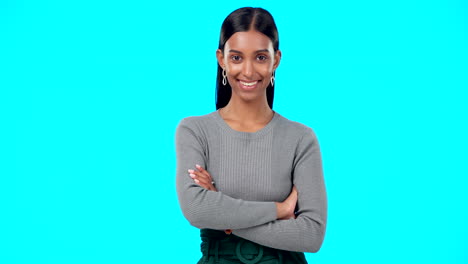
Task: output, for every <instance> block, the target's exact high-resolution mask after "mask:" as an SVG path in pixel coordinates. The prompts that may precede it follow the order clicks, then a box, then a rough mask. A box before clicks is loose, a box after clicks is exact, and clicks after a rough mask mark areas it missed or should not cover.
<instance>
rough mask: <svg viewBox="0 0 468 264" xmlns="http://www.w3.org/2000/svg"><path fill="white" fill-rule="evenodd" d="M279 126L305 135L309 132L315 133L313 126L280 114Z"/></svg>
mask: <svg viewBox="0 0 468 264" xmlns="http://www.w3.org/2000/svg"><path fill="white" fill-rule="evenodd" d="M279 116H280V118H279V121H280V122H278V123H279V127H280V128H282V129H284V130H286V131H288V132H290V133H297V134H298V135H304V134H307V133H312V134H314V135H315V132H314V130H313V129H312V127H311V126H309V125H307V124H305V123H301V122H299V121H294V120H291V119H289V118H286V117H285V116H282V115H279Z"/></svg>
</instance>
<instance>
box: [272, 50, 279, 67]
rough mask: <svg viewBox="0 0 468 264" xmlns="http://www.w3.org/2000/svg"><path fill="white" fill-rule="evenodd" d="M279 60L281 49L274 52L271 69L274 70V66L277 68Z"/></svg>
mask: <svg viewBox="0 0 468 264" xmlns="http://www.w3.org/2000/svg"><path fill="white" fill-rule="evenodd" d="M280 61H281V50H277V51H276V52H275V62H274V63H273V70H276V68H278V66H279V63H280Z"/></svg>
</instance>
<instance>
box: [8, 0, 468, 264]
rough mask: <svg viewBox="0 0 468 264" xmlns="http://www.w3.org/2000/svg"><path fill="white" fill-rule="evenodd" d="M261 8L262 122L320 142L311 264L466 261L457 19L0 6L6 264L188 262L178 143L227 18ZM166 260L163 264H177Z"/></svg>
mask: <svg viewBox="0 0 468 264" xmlns="http://www.w3.org/2000/svg"><path fill="white" fill-rule="evenodd" d="M242 6H260V7H264V8H266V9H267V10H269V11H270V12H271V13H272V14H273V16H274V18H275V20H276V22H277V25H278V29H279V34H280V49H281V50H282V52H283V59H282V62H281V65H280V67H279V69H278V71H277V75H276V80H277V82H276V86H275V89H276V94H275V104H274V109H275V110H276V111H277V112H279V113H281V114H282V115H283V116H285V117H287V118H289V119H291V120H295V121H299V122H302V123H304V124H306V125H308V126H311V127H312V128H313V129H314V130H315V132H316V133H317V136H318V138H319V141H320V144H321V148H322V155H323V156H322V157H323V164H324V173H325V180H326V187H327V191H328V198H329V220H328V226H327V233H326V238H325V241H324V243H323V246H322V248H321V250H320V251H319V252H318V253H316V254H312V253H307V255H306V256H307V259H308V260H309V262H310V263H322V264H325V263H359V264H364V263H392V264H393V263H434V264H435V263H468V244H467V243H468V239H467V237H468V228H467V223H468V217H467V215H468V209H467V204H468V199H467V194H466V193H467V188H468V179H467V176H468V173H467V172H468V170H467V163H468V159H467V154H466V153H467V146H468V145H467V139H466V138H467V135H468V131H467V128H466V126H467V90H468V78H467V75H468V4H467V2H466V1H461V0H432V1H431V0H426V1H407V0H394V1H370V0H369V1H363V0H359V1H343V0H334V1H302V2H300V1H271V0H270V1H226V2H222V1H211V2H210V1H205V2H199V1H185V2H184V1H167V2H160V1H144V0H140V1H138V0H137V1H108V0H106V1H89V0H81V1H52V0H43V1H30V0H23V1H20V0H1V1H0V105H1V106H0V110H1V115H0V116H1V124H2V126H1V131H2V134H1V135H2V137H1V138H2V139H1V141H0V142H1V144H0V149H1V150H2V151H1V152H2V155H1V156H0V157H1V158H2V160H1V162H0V164H1V171H0V173H1V176H0V206H1V211H0V223H1V224H0V263H5V264H7V263H8V264H9V263H28V264H36V263H47V264H64V263H67V264H68V263H70V264H72V263H73V264H75V263H76V264H78V263H79V264H82V263H87V264H91V263H112V264H117V263H195V262H196V261H197V260H198V258H199V257H200V252H199V243H200V240H199V236H198V230H197V229H196V228H195V227H192V226H190V225H189V223H188V222H187V221H186V220H185V218H184V217H183V215H182V213H181V211H180V209H179V205H178V201H177V196H176V192H175V164H176V160H175V146H174V133H175V128H176V126H177V124H178V122H179V121H180V119H181V118H183V117H186V116H192V115H202V114H206V113H209V112H211V111H214V110H215V105H214V91H215V90H214V89H215V74H216V60H215V50H216V48H217V42H218V38H219V30H220V27H221V23H222V21H223V19H224V18H225V17H226V16H227V15H228V14H229V13H230V12H231V11H233V10H234V9H236V8H238V7H242ZM174 258H175V260H174Z"/></svg>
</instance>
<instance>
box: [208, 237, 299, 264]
mask: <svg viewBox="0 0 468 264" xmlns="http://www.w3.org/2000/svg"><path fill="white" fill-rule="evenodd" d="M200 237H201V239H202V243H201V251H202V253H203V257H204V258H209V257H210V256H214V258H215V261H218V259H219V256H229V257H230V258H234V259H238V260H240V261H241V262H242V263H245V264H255V263H258V262H259V261H261V260H262V259H264V258H265V257H270V258H271V257H272V256H273V257H274V258H276V259H278V260H279V263H283V254H284V253H285V252H287V251H283V250H280V249H274V248H270V247H266V246H262V245H260V244H257V243H254V242H252V241H249V240H246V239H244V238H241V237H238V236H236V235H234V234H230V235H228V234H226V233H224V232H223V231H218V230H213V229H201V230H200ZM302 254H303V253H302Z"/></svg>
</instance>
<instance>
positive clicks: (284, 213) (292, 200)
mask: <svg viewBox="0 0 468 264" xmlns="http://www.w3.org/2000/svg"><path fill="white" fill-rule="evenodd" d="M296 204H297V188H296V186H293V189H292V191H291V193H290V194H289V196H288V198H286V200H284V201H283V202H282V203H276V214H277V217H278V219H280V220H286V219H295V218H296V214H294V210H295V209H296Z"/></svg>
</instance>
